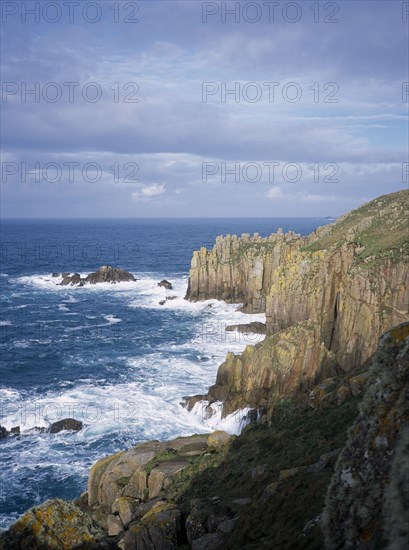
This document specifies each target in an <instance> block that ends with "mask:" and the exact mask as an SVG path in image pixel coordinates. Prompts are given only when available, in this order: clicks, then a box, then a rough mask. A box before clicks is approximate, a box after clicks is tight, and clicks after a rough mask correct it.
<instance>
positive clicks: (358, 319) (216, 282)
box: [188, 191, 409, 413]
mask: <svg viewBox="0 0 409 550" xmlns="http://www.w3.org/2000/svg"><path fill="white" fill-rule="evenodd" d="M408 219H409V192H408V191H401V192H398V193H393V194H391V195H386V196H383V197H380V198H378V199H376V200H374V201H372V202H370V203H368V204H366V205H364V206H362V207H360V208H358V209H357V210H354V211H352V212H350V213H349V214H347V215H345V216H343V217H342V218H340V219H339V220H338V221H337V223H335V224H334V225H331V226H326V227H323V228H319V229H318V230H317V231H315V232H314V233H313V234H311V235H310V236H309V237H307V238H299V237H296V236H293V235H290V236H288V237H285V236H282V235H272V236H271V237H268V238H267V239H260V238H257V239H248V238H247V237H246V238H245V239H244V241H243V240H242V239H237V238H234V237H228V238H226V239H222V238H219V239H218V241H217V243H216V246H215V248H214V249H213V250H212V251H207V250H206V249H202V250H201V251H200V253H195V254H194V256H193V260H192V268H191V271H190V285H189V292H188V298H189V299H205V298H223V296H225V297H226V296H227V297H228V298H229V300H230V301H239V299H240V300H242V301H243V302H244V304H245V305H244V309H245V311H248V312H254V311H263V310H264V311H265V312H266V326H267V335H268V337H267V338H266V339H265V340H264V341H263V342H261V343H260V344H258V345H256V346H255V348H254V349H252V348H249V347H247V348H246V350H245V352H244V353H243V354H242V355H240V356H234V355H232V354H229V355H228V357H227V359H226V361H225V362H224V363H223V364H222V365H221V366H220V368H219V372H218V376H217V381H216V384H215V386H212V387H211V388H210V390H209V393H208V395H206V396H204V399H206V400H208V401H217V400H222V401H224V402H225V405H224V407H225V413H226V412H228V411H229V412H230V411H231V409H232V407H237V408H239V407H243V406H245V405H247V404H252V405H254V406H257V403H258V404H259V405H261V406H264V405H265V403H266V402H268V401H269V400H271V399H272V398H274V397H277V395H281V396H284V395H288V394H291V393H293V392H296V391H297V390H298V389H299V388H301V387H302V386H303V385H305V384H307V385H308V384H309V385H311V384H314V383H317V381H318V380H319V378H320V377H322V376H327V375H328V374H330V373H331V369H332V370H334V369H335V371H336V370H342V371H348V370H350V369H351V368H353V367H355V366H357V365H359V364H360V363H363V362H364V361H366V360H367V359H368V358H369V357H370V356H371V354H372V353H373V352H374V351H375V349H376V345H377V341H378V338H379V337H380V335H381V334H382V333H383V332H385V331H386V330H388V329H389V328H391V327H392V326H394V325H397V324H399V323H402V322H404V321H406V320H407V319H408V318H409V226H408ZM243 247H244V249H245V251H246V252H245V253H244V252H240V251H242V250H243ZM270 247H271V248H270ZM233 251H236V252H234V254H236V256H235V255H234V254H233ZM236 257H238V258H240V261H236V259H235V258H236ZM229 262H230V263H229ZM255 265H258V266H260V269H259V270H258V271H257V270H255V268H254V266H255ZM255 272H256V273H257V274H258V276H257V277H253V274H254V273H255ZM243 281H247V283H244V285H245V286H244V287H242V286H241V285H242V284H243ZM249 399H250V401H249ZM196 401H197V397H196V398H195V400H193V401H190V402H189V403H188V406H189V407H191V406H192V405H193V403H194V402H196Z"/></svg>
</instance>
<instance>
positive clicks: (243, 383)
mask: <svg viewBox="0 0 409 550" xmlns="http://www.w3.org/2000/svg"><path fill="white" fill-rule="evenodd" d="M334 365H335V361H334V357H333V355H332V354H331V352H329V351H328V350H327V349H326V348H325V346H324V344H323V343H322V342H320V339H319V326H318V325H317V324H316V323H313V322H310V321H304V322H302V323H297V324H295V325H293V326H292V327H289V328H288V329H285V330H282V331H280V332H278V333H277V334H274V335H273V336H270V337H268V338H267V339H266V340H264V341H263V342H260V343H259V344H256V345H255V346H247V347H246V349H245V351H244V352H243V353H242V354H239V355H235V354H234V353H228V354H227V357H226V360H225V362H224V363H222V364H221V365H220V367H219V369H218V372H217V378H216V384H215V385H214V386H211V387H210V388H209V392H208V394H207V395H206V396H204V399H205V400H207V401H210V402H213V401H222V402H223V414H224V415H226V414H229V413H232V412H234V411H235V410H237V409H239V408H242V407H244V406H246V405H247V406H254V407H258V408H260V407H263V406H267V405H268V404H269V403H270V402H271V401H273V400H274V399H275V398H277V397H279V396H281V397H283V396H285V395H290V394H294V393H295V392H296V391H298V390H299V389H300V388H301V387H303V386H307V385H314V383H316V382H317V381H318V380H319V379H320V378H325V377H326V376H329V375H330V374H331V373H332V369H333V367H334ZM200 397H201V398H203V396H200ZM196 402H197V399H196V398H195V397H193V398H190V399H188V402H187V404H188V408H189V409H191V408H192V407H193V406H194V404H195V403H196Z"/></svg>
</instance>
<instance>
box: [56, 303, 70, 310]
mask: <svg viewBox="0 0 409 550" xmlns="http://www.w3.org/2000/svg"><path fill="white" fill-rule="evenodd" d="M57 307H58V309H59V310H60V311H70V310H69V308H68V307H67V306H66V305H65V304H58V306H57Z"/></svg>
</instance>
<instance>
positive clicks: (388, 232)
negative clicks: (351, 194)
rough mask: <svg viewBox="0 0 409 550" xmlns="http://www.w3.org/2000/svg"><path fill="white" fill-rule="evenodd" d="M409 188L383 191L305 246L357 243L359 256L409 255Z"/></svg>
mask: <svg viewBox="0 0 409 550" xmlns="http://www.w3.org/2000/svg"><path fill="white" fill-rule="evenodd" d="M408 220H409V191H406V190H404V191H398V192H397V193H391V194H390V195H383V196H381V197H378V198H377V199H375V200H373V201H371V202H368V203H366V204H364V205H363V206H361V207H359V208H357V209H356V210H352V211H351V212H349V213H348V214H346V215H344V216H342V217H341V218H339V219H338V220H337V222H336V223H335V224H334V225H333V226H330V228H329V231H328V232H326V233H325V234H324V235H323V236H321V237H318V238H316V239H314V237H313V240H312V242H310V243H309V244H308V245H306V246H304V247H303V249H302V250H303V251H311V252H314V251H317V250H324V249H330V248H333V247H339V246H342V245H343V244H344V243H346V242H353V243H356V244H358V245H359V246H360V247H361V248H362V250H361V251H359V252H358V253H357V259H358V260H359V259H361V260H364V259H365V258H370V257H371V256H376V257H377V258H381V257H385V256H386V257H391V258H403V257H405V256H406V257H408V258H409V221H408Z"/></svg>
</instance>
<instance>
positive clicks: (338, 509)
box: [323, 323, 409, 550]
mask: <svg viewBox="0 0 409 550" xmlns="http://www.w3.org/2000/svg"><path fill="white" fill-rule="evenodd" d="M408 396H409V323H406V324H404V325H401V326H400V327H396V328H394V329H392V330H391V331H389V332H387V333H386V334H385V335H384V336H383V337H382V339H381V340H380V343H379V348H378V351H377V353H376V355H375V357H374V359H373V362H372V366H371V369H370V380H369V383H368V385H367V389H366V392H365V394H364V398H363V401H362V404H361V407H360V413H359V416H358V418H357V420H356V421H355V423H354V424H353V425H352V427H351V429H350V431H349V438H348V441H347V443H346V445H345V447H344V449H343V450H342V451H341V453H340V455H339V460H338V463H337V465H336V468H335V473H334V475H333V478H332V480H331V484H330V487H329V490H328V495H327V499H326V506H325V510H324V513H323V527H324V532H325V537H326V547H327V548H328V549H331V550H332V549H333V548H385V547H386V544H385V541H386V540H390V542H392V541H393V544H392V545H391V546H390V548H403V547H404V546H402V542H403V538H404V536H405V529H406V534H407V533H408V528H407V521H406V522H405V520H404V519H403V518H404V517H406V520H407V518H408V515H407V514H408V509H409V506H408V500H407V479H406V481H405V480H404V477H405V472H406V473H407V471H408V468H407V460H408V457H407V456H406V459H403V460H402V458H403V456H402V449H403V448H407V440H406V442H405V438H406V435H405V434H406V433H407V432H406V430H407V429H408V427H409V399H408ZM405 427H406V430H405ZM402 438H403V439H402ZM401 439H402V441H401ZM405 487H406V489H405ZM405 492H406V496H403V495H404V494H405ZM391 494H392V495H393V498H391ZM402 496H403V498H402ZM394 505H396V506H397V508H396V509H394V508H393V507H394ZM397 509H399V510H400V512H399V514H403V517H402V518H401V517H400V515H399V514H397V513H396V512H397ZM391 510H392V512H391ZM405 515H406V516H405ZM405 524H406V527H404V526H405ZM406 543H407V540H406Z"/></svg>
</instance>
